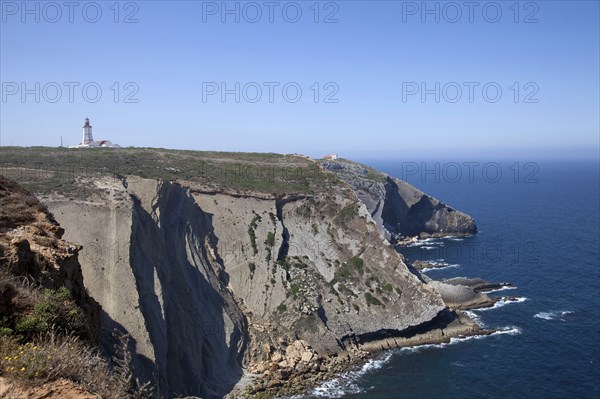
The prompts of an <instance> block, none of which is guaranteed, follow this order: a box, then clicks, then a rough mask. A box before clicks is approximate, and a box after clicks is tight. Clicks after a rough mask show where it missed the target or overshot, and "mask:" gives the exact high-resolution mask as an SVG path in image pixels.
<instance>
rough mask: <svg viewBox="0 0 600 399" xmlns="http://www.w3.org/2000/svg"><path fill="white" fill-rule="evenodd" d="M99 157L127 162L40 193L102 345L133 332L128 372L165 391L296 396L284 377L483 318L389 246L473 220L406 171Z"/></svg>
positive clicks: (211, 158) (220, 158)
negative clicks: (245, 389) (249, 383)
mask: <svg viewBox="0 0 600 399" xmlns="http://www.w3.org/2000/svg"><path fill="white" fill-rule="evenodd" d="M94 154H96V153H95V152H94ZM98 154H100V155H98V156H97V157H94V158H90V159H92V160H103V159H104V158H103V157H117V158H119V159H121V160H123V161H124V164H125V165H126V166H127V167H129V168H130V169H129V170H128V173H124V172H123V170H120V173H117V174H116V176H111V175H107V174H106V173H104V174H100V175H89V176H77V177H76V178H73V179H69V181H68V184H64V183H61V184H59V185H56V186H54V188H52V189H50V190H49V189H48V186H49V185H50V184H49V183H46V184H45V185H44V186H40V187H41V189H40V190H41V191H43V190H45V192H44V194H45V195H44V198H45V201H46V203H47V204H48V207H49V208H50V210H51V211H52V212H53V214H54V216H55V217H56V219H57V220H58V221H59V222H60V224H61V226H62V227H64V229H65V238H66V239H67V240H69V241H72V242H76V243H78V244H80V245H82V246H83V249H82V251H81V255H80V262H81V265H82V269H83V274H84V278H85V282H86V288H87V289H88V290H89V292H90V294H91V295H92V296H93V298H94V299H95V300H97V301H98V302H99V303H100V304H101V305H102V308H103V311H104V313H103V319H102V326H103V330H104V332H105V334H103V336H102V340H103V343H104V344H105V345H106V346H107V348H108V347H110V340H109V338H110V332H111V331H112V330H113V329H119V330H122V331H124V332H127V333H129V334H130V335H131V337H132V338H133V345H132V348H131V349H133V350H134V352H135V354H136V356H135V357H134V358H133V360H132V366H133V368H134V370H135V372H136V374H137V377H138V378H139V379H140V380H141V381H142V382H143V381H153V382H154V383H155V384H156V392H157V393H158V394H159V395H163V396H165V397H175V396H189V395H197V396H200V397H203V398H222V397H223V396H225V395H227V394H228V393H231V392H232V389H233V388H234V386H235V385H236V384H238V385H239V382H240V380H242V377H243V374H244V373H248V372H249V373H252V374H253V376H254V378H255V384H254V386H253V388H252V389H251V390H250V392H255V393H256V392H263V391H266V392H267V394H268V395H274V394H280V393H293V392H295V391H297V390H298V389H299V386H295V385H293V383H291V382H290V381H295V380H305V381H306V382H305V383H309V384H310V383H314V382H316V378H325V377H328V376H331V373H332V372H335V371H339V370H341V368H339V367H338V365H340V364H342V363H343V362H345V361H346V360H348V361H352V359H353V358H359V357H361V356H362V352H361V351H362V350H378V349H382V348H384V347H390V346H393V345H400V346H401V345H409V344H415V343H418V342H433V341H439V340H443V339H446V340H447V339H449V337H450V336H451V335H452V334H471V333H477V332H478V331H479V329H478V326H477V325H476V324H473V323H469V322H467V321H465V320H466V319H465V317H464V315H460V314H457V313H454V311H453V310H451V309H449V308H448V306H447V305H448V304H447V303H445V302H444V299H443V297H442V296H441V295H440V293H438V291H437V290H436V289H435V287H434V284H427V283H426V281H425V280H423V279H422V278H421V277H420V276H419V275H418V273H413V272H411V270H409V268H408V266H407V265H406V263H405V261H404V258H403V257H402V256H401V255H400V254H399V253H398V252H397V251H396V250H395V248H394V247H393V245H392V244H393V242H394V240H393V239H392V238H395V237H399V236H411V235H416V234H441V235H444V234H469V233H473V232H475V231H476V227H475V224H474V223H473V220H472V219H471V218H470V217H469V216H467V215H465V214H463V213H460V212H458V211H454V210H452V209H451V208H449V207H447V206H445V205H444V204H442V203H440V202H439V201H437V200H435V199H433V198H431V197H429V196H427V195H425V194H423V193H422V192H420V191H418V190H417V189H415V188H414V187H411V186H409V185H407V184H406V183H403V182H401V181H399V180H396V179H393V178H391V177H390V176H387V175H383V174H381V173H378V172H375V171H372V170H370V169H368V168H367V167H364V166H360V165H357V164H353V163H349V162H337V163H335V164H331V163H329V164H323V166H324V168H322V169H319V168H318V167H317V165H316V163H315V162H314V161H312V160H307V159H306V158H304V157H298V156H280V155H276V154H266V155H265V154H220V153H197V152H175V151H170V150H150V149H131V150H129V149H127V150H123V151H118V152H110V153H108V152H107V153H103V152H102V151H99V152H98ZM17 155H19V154H18V151H17V153H15V154H12V153H9V154H7V155H6V154H5V156H7V157H9V156H14V157H15V158H16V157H17ZM38 155H39V156H38V157H37V158H36V159H37V160H38V161H39V160H40V159H42V162H45V160H44V157H48V159H54V158H55V157H58V158H61V157H62V159H65V162H66V161H67V160H71V161H72V162H75V163H77V162H82V161H81V160H82V159H86V157H87V156H88V155H87V152H85V151H84V152H64V151H57V152H55V153H53V152H48V151H47V152H44V153H40V154H38ZM19 159H20V158H19ZM142 159H143V160H144V161H143V162H141V161H140V160H142ZM148 160H151V162H148ZM107 162H109V161H108V158H107V159H106V160H103V161H102V163H107ZM235 162H240V165H235ZM198 165H201V166H202V167H198ZM207 165H208V166H207ZM336 165H337V166H336ZM135 168H139V170H138V171H137V172H136V171H135V170H134V169H135ZM249 170H250V172H256V173H255V174H252V173H250V174H248V173H247V171H249ZM330 171H333V173H331V172H330ZM363 171H366V172H364V173H363ZM20 172H21V174H26V173H27V172H28V171H25V172H23V170H20ZM171 175H173V176H172V177H170V176H171ZM140 176H144V177H140ZM158 176H161V177H160V178H159V177H158ZM164 176H167V178H165V177H164ZM53 177H57V175H56V174H55V175H53ZM57 178H58V177H57ZM38 186H39V184H38ZM67 190H68V191H67ZM420 335H422V338H420V337H419V336H420ZM345 359H346V360H345ZM340 367H342V366H340ZM307 374H308V375H310V376H311V377H310V378H306V377H305V376H306V375H307ZM315 376H318V377H315ZM286 381H288V382H286Z"/></svg>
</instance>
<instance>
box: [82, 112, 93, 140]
mask: <svg viewBox="0 0 600 399" xmlns="http://www.w3.org/2000/svg"><path fill="white" fill-rule="evenodd" d="M93 142H94V138H93V137H92V125H90V118H85V123H84V125H83V141H82V142H81V144H82V145H90V144H92V143H93Z"/></svg>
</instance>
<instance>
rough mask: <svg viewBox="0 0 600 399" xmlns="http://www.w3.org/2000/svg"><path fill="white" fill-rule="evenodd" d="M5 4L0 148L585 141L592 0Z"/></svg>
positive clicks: (592, 120) (594, 55)
mask: <svg viewBox="0 0 600 399" xmlns="http://www.w3.org/2000/svg"><path fill="white" fill-rule="evenodd" d="M1 3H2V4H1V10H2V21H1V38H0V45H1V46H0V47H1V60H0V67H1V70H0V72H1V76H0V78H1V79H0V80H1V81H2V99H1V103H0V105H1V107H2V110H1V121H0V129H1V144H2V145H11V144H12V145H22V146H30V145H48V146H56V145H58V144H59V143H60V136H63V140H64V142H65V144H77V143H78V141H79V140H80V139H81V137H80V136H81V127H82V125H83V119H84V118H85V117H86V116H87V117H89V118H90V119H91V121H92V125H93V126H94V137H95V138H96V139H111V140H113V141H114V142H117V143H119V144H121V145H125V146H129V145H134V146H144V147H166V148H185V149H197V150H225V151H259V152H282V153H294V152H300V153H305V154H308V155H312V156H319V155H322V154H324V153H331V152H337V153H339V154H340V155H343V156H346V157H358V158H365V157H368V158H378V157H385V158H389V157H397V156H398V157H406V156H410V157H411V158H415V157H420V156H423V157H424V156H434V157H435V156H440V157H442V156H444V157H448V156H451V157H452V156H461V157H476V156H477V157H479V156H493V157H534V156H535V157H554V156H560V157H564V156H594V155H596V156H597V154H598V148H599V147H598V145H599V132H600V127H599V108H600V103H599V91H600V84H599V69H600V66H599V59H600V55H599V51H600V50H599V49H600V43H599V40H600V32H599V18H600V10H599V2H598V1H569V2H561V1H537V2H519V3H518V6H517V7H515V5H514V4H515V2H514V1H506V2H505V1H499V2H486V1H483V2H474V6H473V7H474V8H473V9H471V10H469V8H468V7H467V6H465V2H463V1H458V2H435V1H433V2H427V3H423V2H421V1H419V2H403V1H338V2H326V1H325V2H319V3H318V7H315V1H312V0H311V1H297V2H278V1H273V2H271V3H269V4H270V5H268V6H267V5H265V4H266V3H265V1H259V2H244V1H241V2H236V1H228V2H226V3H224V2H222V1H219V2H203V1H168V2H167V1H137V2H120V3H119V4H118V11H119V12H118V15H117V14H116V10H117V7H115V6H114V4H115V1H106V2H103V1H98V2H95V3H94V2H73V6H72V7H73V8H72V9H71V10H70V9H69V8H68V7H67V6H64V5H63V2H62V1H59V2H37V1H32V2H28V5H27V7H28V9H27V10H24V9H23V5H22V2H21V1H16V2H14V1H4V0H3V1H2V2H1ZM225 7H227V9H228V10H234V12H233V13H229V14H228V13H226V12H224V10H225ZM236 9H237V10H239V11H238V12H236V11H235V10H236ZM258 9H260V11H261V15H260V16H259V15H258V14H257V13H256V11H257V10H258ZM317 9H318V15H316V10H317ZM58 10H60V15H59V14H57V11H58ZM84 10H85V12H84ZM98 10H100V11H101V15H98V16H96V12H97V11H98ZM271 10H272V11H273V13H272V18H273V21H272V22H271V21H270V20H269V19H270V15H269V13H270V11H271ZM298 10H300V11H301V16H299V15H298V14H297V12H298ZM428 10H429V11H432V12H431V13H427V11H428ZM27 11H29V13H27ZM70 11H71V12H72V15H69V14H70ZM225 11H226V10H225ZM471 11H472V14H471V15H470V12H471ZM498 11H499V12H500V14H498ZM457 12H460V15H459V14H458V13H457ZM236 14H237V15H236ZM236 17H238V18H239V22H236V20H235V19H236ZM436 17H437V18H438V20H437V21H436ZM36 18H37V20H36ZM70 18H72V19H73V22H70V20H69V19H70ZM223 19H224V22H223ZM253 19H255V20H256V22H253ZM315 19H316V20H317V22H315ZM94 20H97V22H95V23H93V21H94ZM115 20H116V21H118V22H115ZM126 20H127V22H131V23H125V22H126ZM136 20H137V22H135V21H136ZM294 20H297V22H295V23H293V22H292V21H294ZM471 20H472V21H471ZM52 21H56V22H52ZM336 21H337V22H336ZM494 21H495V22H494ZM326 22H327V23H326ZM115 83H116V85H115ZM236 83H239V90H236ZM315 83H316V85H315ZM36 84H39V86H36ZM69 85H70V86H71V87H72V88H73V97H72V98H71V99H70V98H69ZM85 85H87V86H86V87H87V92H86V93H87V94H86V93H84V92H83V87H84V86H85ZM223 85H224V88H225V89H228V90H230V92H229V94H227V95H225V97H224V98H222V97H221V90H222V88H223ZM286 85H287V86H286ZM284 86H285V87H286V88H287V91H286V92H285V93H284V91H283V87H284ZM57 87H58V88H60V90H61V92H60V96H59V95H58V91H57ZM117 87H118V92H117ZM257 87H258V88H260V90H261V94H262V95H261V96H260V97H258V95H257V94H258V92H257ZM436 87H437V88H438V89H436ZM484 87H485V88H486V89H485V90H484V89H483V88H484ZM96 88H100V89H101V90H102V94H101V96H99V97H97V98H95V97H96ZM269 88H272V90H273V98H272V101H270V100H271V99H270V98H269V94H270V93H269ZM297 88H300V89H301V90H302V94H301V95H299V96H297V95H296V93H297V91H296V90H297ZM317 88H318V93H317ZM469 88H471V89H472V93H469V91H470V89H469ZM23 89H26V90H29V93H28V94H25V95H24V96H22V94H23ZM422 89H425V90H429V92H427V93H428V94H426V95H425V96H424V97H422V95H421V94H422ZM458 89H460V90H461V96H460V97H459V96H458V93H459V92H458V91H457V90H458ZM498 89H500V90H501V91H502V94H501V95H500V96H498V95H497V90H498ZM210 90H212V91H210ZM215 90H218V92H216V93H214V91H215ZM415 90H416V91H415ZM236 91H237V95H238V97H239V102H236ZM517 91H518V96H517ZM211 93H214V94H211ZM469 94H472V98H469ZM436 95H437V96H438V97H439V99H438V102H436ZM36 96H39V102H36V101H37V100H38V99H37V98H36ZM96 99H97V102H94V101H95V100H96ZM132 100H133V101H136V100H137V102H130V101H132ZM315 101H316V102H315Z"/></svg>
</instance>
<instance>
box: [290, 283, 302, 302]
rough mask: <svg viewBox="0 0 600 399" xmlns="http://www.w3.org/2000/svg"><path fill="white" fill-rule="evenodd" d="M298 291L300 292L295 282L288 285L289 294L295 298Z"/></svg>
mask: <svg viewBox="0 0 600 399" xmlns="http://www.w3.org/2000/svg"><path fill="white" fill-rule="evenodd" d="M298 292H300V285H299V284H296V283H292V285H290V292H289V293H290V294H291V295H292V296H293V297H294V298H296V296H297V295H298Z"/></svg>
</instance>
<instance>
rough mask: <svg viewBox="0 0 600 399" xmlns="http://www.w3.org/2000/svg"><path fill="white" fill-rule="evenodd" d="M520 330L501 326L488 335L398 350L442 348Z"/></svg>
mask: <svg viewBox="0 0 600 399" xmlns="http://www.w3.org/2000/svg"><path fill="white" fill-rule="evenodd" d="M521 332H522V330H521V329H520V328H519V327H516V326H509V327H502V328H500V329H498V330H497V331H494V332H493V333H491V334H488V335H472V336H469V337H453V338H450V342H447V343H441V344H425V345H418V346H411V347H408V348H400V349H399V351H400V352H411V353H415V352H420V351H422V350H424V349H431V348H436V349H442V348H445V347H447V346H450V345H456V344H458V343H460V342H465V341H471V340H478V339H485V338H487V337H491V336H494V335H503V334H507V335H518V334H521Z"/></svg>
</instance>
